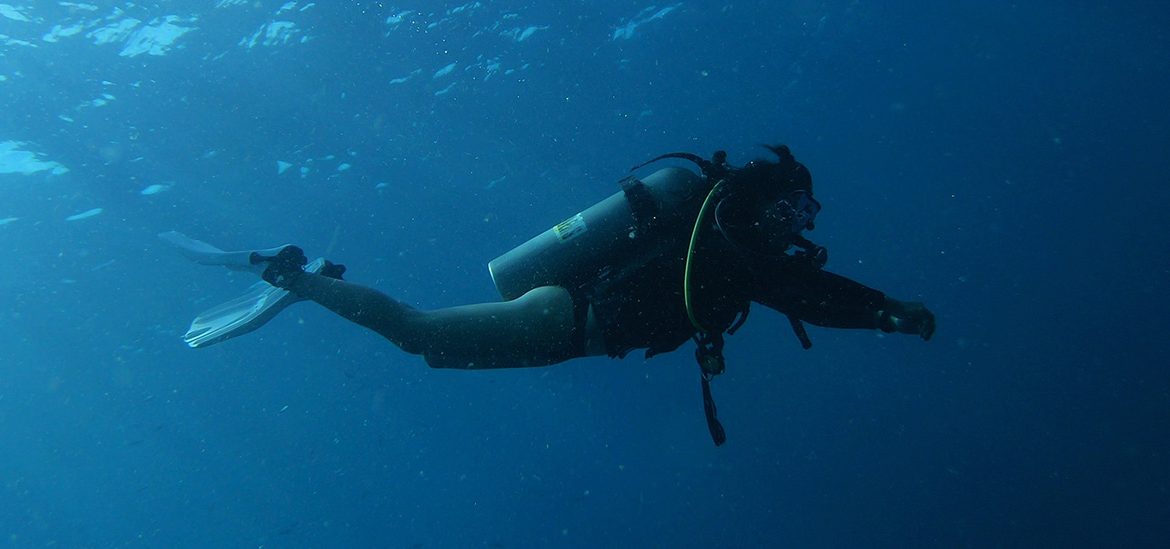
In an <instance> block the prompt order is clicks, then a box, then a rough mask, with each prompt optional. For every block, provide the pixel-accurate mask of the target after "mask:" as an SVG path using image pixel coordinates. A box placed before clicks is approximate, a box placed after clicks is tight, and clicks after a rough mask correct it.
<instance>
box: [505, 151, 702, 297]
mask: <svg viewBox="0 0 1170 549" xmlns="http://www.w3.org/2000/svg"><path fill="white" fill-rule="evenodd" d="M710 185H711V184H710V183H709V182H707V181H705V180H704V179H703V178H701V177H699V175H698V174H696V173H694V172H692V171H690V170H686V169H683V168H664V169H661V170H658V171H656V172H654V173H653V174H651V175H649V176H648V177H646V178H645V179H643V180H638V179H637V178H634V177H627V178H626V179H623V180H622V181H621V186H622V190H621V191H618V192H616V193H614V194H612V195H610V196H609V197H608V198H606V199H605V200H602V201H601V202H598V203H597V204H594V205H593V206H590V207H589V208H587V209H585V210H584V211H582V212H580V213H578V214H576V215H574V216H572V217H570V218H568V219H566V220H564V221H562V222H560V223H558V224H557V225H556V226H554V227H552V228H551V229H549V230H547V231H545V232H543V233H541V234H539V235H536V236H535V237H533V238H532V239H531V240H529V241H528V242H525V243H523V244H521V245H519V246H517V247H515V248H513V249H512V250H511V251H509V252H507V253H505V254H503V255H501V256H499V257H497V258H495V259H493V260H491V262H489V263H488V271H489V272H490V273H491V276H492V282H494V283H495V285H496V290H498V291H499V292H500V296H501V297H503V298H504V299H506V300H508V299H515V298H517V297H520V296H521V295H524V293H526V292H528V291H529V290H532V289H533V288H538V287H541V286H562V287H565V288H580V287H582V286H586V285H588V284H590V283H592V282H595V281H597V280H602V279H605V278H609V277H616V276H621V273H623V272H626V271H627V270H629V269H633V268H636V267H638V266H641V265H644V264H645V263H646V262H647V261H649V260H651V259H653V258H655V257H657V256H658V255H660V254H661V253H662V252H663V251H664V250H667V249H669V248H671V247H672V246H674V247H677V246H679V245H680V243H681V242H683V241H684V239H685V238H686V237H687V232H688V229H689V228H690V226H691V225H693V224H694V222H695V214H696V212H697V211H698V210H699V206H700V205H701V204H702V202H703V199H704V197H705V196H706V195H707V192H708V191H709V190H710Z"/></svg>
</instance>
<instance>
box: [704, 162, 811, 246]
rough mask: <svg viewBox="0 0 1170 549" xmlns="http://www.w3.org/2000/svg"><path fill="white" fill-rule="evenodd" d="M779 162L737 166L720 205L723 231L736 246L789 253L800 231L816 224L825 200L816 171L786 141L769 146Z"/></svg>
mask: <svg viewBox="0 0 1170 549" xmlns="http://www.w3.org/2000/svg"><path fill="white" fill-rule="evenodd" d="M766 147H767V148H768V150H770V151H772V152H773V153H775V154H776V156H777V157H778V159H777V161H775V162H773V161H769V160H763V159H759V160H753V161H751V162H749V163H748V164H747V165H746V166H744V167H743V168H740V169H739V170H736V171H735V175H734V177H733V180H732V181H730V185H729V186H728V192H727V194H726V195H725V196H724V197H723V198H722V199H721V200H720V201H719V203H718V204H717V205H716V207H715V221H716V224H717V225H718V227H719V231H720V232H722V233H723V236H724V237H725V238H727V240H729V241H731V242H732V243H733V244H735V245H736V246H739V247H741V248H746V249H748V250H750V251H752V252H755V253H759V254H764V255H779V254H783V253H784V252H786V251H787V250H788V249H789V248H790V247H792V245H793V244H794V243H795V242H796V241H797V240H798V239H799V237H800V232H801V231H804V230H805V229H812V228H813V221H814V220H815V219H816V215H817V212H819V211H820V209H821V205H820V203H818V202H817V201H816V199H814V198H813V197H812V175H810V174H809V172H808V169H807V168H805V167H804V165H803V164H801V163H800V162H797V161H796V158H794V157H793V156H792V153H791V152H790V151H789V150H788V147H786V146H784V145H779V146H766Z"/></svg>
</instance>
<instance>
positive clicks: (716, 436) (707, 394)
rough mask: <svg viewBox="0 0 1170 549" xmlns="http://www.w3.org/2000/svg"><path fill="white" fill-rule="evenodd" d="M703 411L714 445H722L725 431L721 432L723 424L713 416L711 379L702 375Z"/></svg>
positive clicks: (713, 405)
mask: <svg viewBox="0 0 1170 549" xmlns="http://www.w3.org/2000/svg"><path fill="white" fill-rule="evenodd" d="M703 412H705V413H706V414H707V430H708V431H710V432H711V440H712V441H714V442H715V446H722V445H723V443H724V442H727V433H725V432H723V425H722V424H721V423H719V418H717V417H715V414H716V413H717V411H716V409H715V399H714V398H711V380H710V379H708V378H707V376H706V375H704V376H703Z"/></svg>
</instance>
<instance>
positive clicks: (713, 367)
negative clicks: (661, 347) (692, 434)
mask: <svg viewBox="0 0 1170 549" xmlns="http://www.w3.org/2000/svg"><path fill="white" fill-rule="evenodd" d="M694 340H695V344H696V347H695V361H696V362H698V363H699V379H700V381H701V383H702V389H703V414H704V415H706V416H707V430H708V431H710V433H711V440H712V441H713V442H715V445H716V446H722V445H723V443H724V442H727V433H726V432H724V431H723V424H721V423H719V418H718V417H717V414H718V409H717V408H716V407H715V398H714V397H712V396H711V380H712V379H715V376H717V375H719V374H722V373H723V370H724V368H725V364H724V361H723V334H703V335H702V336H694Z"/></svg>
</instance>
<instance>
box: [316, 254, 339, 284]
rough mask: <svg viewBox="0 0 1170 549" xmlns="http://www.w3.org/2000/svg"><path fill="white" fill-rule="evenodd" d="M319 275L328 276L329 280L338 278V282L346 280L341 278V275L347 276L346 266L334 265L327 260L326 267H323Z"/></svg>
mask: <svg viewBox="0 0 1170 549" xmlns="http://www.w3.org/2000/svg"><path fill="white" fill-rule="evenodd" d="M317 274H319V275H321V276H327V277H329V278H336V279H337V280H345V279H343V278H341V275H343V274H345V265H342V264H340V263H334V262H332V261H329V260H328V259H326V260H325V266H324V267H321V270H320V271H318V272H317Z"/></svg>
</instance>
